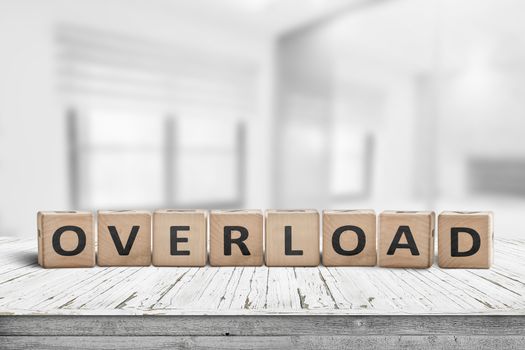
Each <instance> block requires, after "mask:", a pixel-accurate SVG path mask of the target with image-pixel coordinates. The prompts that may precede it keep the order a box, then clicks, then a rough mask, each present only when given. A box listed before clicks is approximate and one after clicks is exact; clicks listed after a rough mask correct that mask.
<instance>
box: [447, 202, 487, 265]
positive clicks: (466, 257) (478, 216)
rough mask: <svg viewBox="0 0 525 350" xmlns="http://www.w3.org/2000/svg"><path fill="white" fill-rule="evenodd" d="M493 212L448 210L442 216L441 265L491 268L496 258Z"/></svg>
mask: <svg viewBox="0 0 525 350" xmlns="http://www.w3.org/2000/svg"><path fill="white" fill-rule="evenodd" d="M493 245H494V230H493V214H492V213H491V212H456V211H445V212H442V213H441V214H439V217H438V265H439V266H440V267H445V268H457V267H459V268H480V269H488V268H490V266H491V265H492V261H493Z"/></svg>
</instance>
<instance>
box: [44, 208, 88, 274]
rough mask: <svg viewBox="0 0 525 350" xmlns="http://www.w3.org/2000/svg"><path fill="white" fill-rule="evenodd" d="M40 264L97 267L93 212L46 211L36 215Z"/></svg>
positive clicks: (45, 265) (47, 265)
mask: <svg viewBox="0 0 525 350" xmlns="http://www.w3.org/2000/svg"><path fill="white" fill-rule="evenodd" d="M37 227H38V264H39V265H40V266H42V267H45V268H48V267H93V266H95V235H94V233H93V214H92V213H90V212H81V211H44V212H39V213H38V216H37Z"/></svg>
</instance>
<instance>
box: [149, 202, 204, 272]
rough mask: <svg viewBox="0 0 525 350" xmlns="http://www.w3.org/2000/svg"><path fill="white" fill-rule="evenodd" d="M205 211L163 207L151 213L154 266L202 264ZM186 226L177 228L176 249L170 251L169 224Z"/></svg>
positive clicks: (170, 225) (171, 225)
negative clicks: (175, 252) (177, 252)
mask: <svg viewBox="0 0 525 350" xmlns="http://www.w3.org/2000/svg"><path fill="white" fill-rule="evenodd" d="M207 221H208V218H207V212H206V211H205V210H177V209H163V210H157V211H155V212H154V213H153V251H152V257H153V258H152V262H153V265H155V266H204V265H206V260H207V258H208V257H207V236H208V232H207V231H208V230H207V229H208V224H207ZM173 226H179V227H185V228H187V230H186V229H184V230H182V229H181V230H178V231H177V236H176V239H177V240H182V241H181V242H177V243H176V245H177V251H184V252H187V253H184V254H187V255H182V254H181V255H176V254H172V252H171V227H173Z"/></svg>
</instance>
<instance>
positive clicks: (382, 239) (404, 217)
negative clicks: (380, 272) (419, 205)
mask: <svg viewBox="0 0 525 350" xmlns="http://www.w3.org/2000/svg"><path fill="white" fill-rule="evenodd" d="M434 226H435V214H434V212H430V211H384V212H382V213H381V214H380V215H379V252H378V264H379V266H382V267H412V268H428V267H430V266H432V263H433V261H434Z"/></svg>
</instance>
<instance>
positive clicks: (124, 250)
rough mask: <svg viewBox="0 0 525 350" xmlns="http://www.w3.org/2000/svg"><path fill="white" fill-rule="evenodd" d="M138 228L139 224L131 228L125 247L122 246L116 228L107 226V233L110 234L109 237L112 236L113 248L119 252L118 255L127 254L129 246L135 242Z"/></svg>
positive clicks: (129, 249)
mask: <svg viewBox="0 0 525 350" xmlns="http://www.w3.org/2000/svg"><path fill="white" fill-rule="evenodd" d="M139 228H140V226H133V227H132V228H131V232H130V234H129V237H128V241H127V242H126V247H123V246H122V242H121V240H120V237H119V235H118V232H117V228H116V227H115V226H108V229H109V233H110V234H111V238H113V242H114V243H115V248H117V252H118V253H119V255H129V252H130V251H131V247H132V246H133V242H135V238H137V234H138V233H139Z"/></svg>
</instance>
